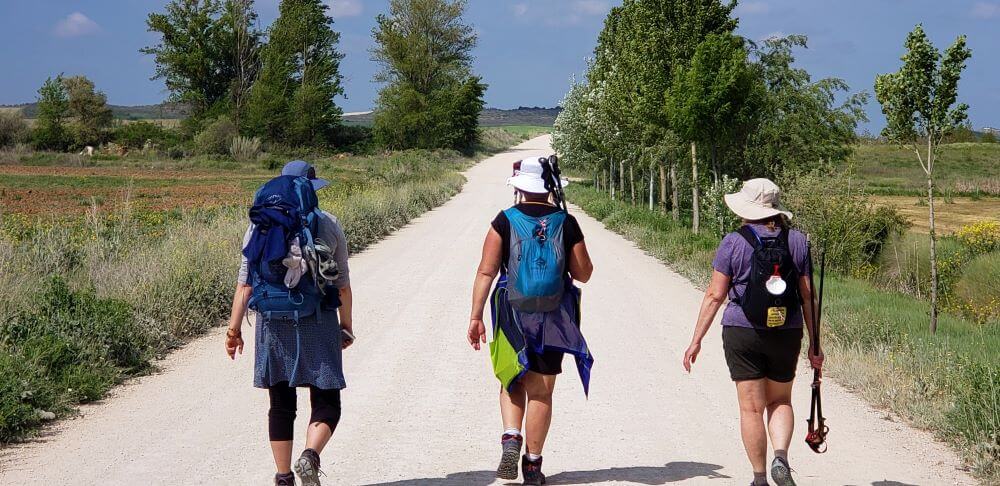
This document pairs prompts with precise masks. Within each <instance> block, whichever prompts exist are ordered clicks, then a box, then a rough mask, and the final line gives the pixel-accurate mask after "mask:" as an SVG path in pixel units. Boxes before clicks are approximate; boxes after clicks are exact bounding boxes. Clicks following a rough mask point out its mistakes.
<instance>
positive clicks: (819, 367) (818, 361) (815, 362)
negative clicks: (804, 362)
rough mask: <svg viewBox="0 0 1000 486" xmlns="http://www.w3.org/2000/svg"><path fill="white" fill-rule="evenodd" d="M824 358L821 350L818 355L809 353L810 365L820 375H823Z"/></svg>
mask: <svg viewBox="0 0 1000 486" xmlns="http://www.w3.org/2000/svg"><path fill="white" fill-rule="evenodd" d="M810 351H811V350H810ZM823 358H824V355H823V350H822V349H820V350H819V352H818V353H816V354H812V353H811V352H810V353H809V364H811V365H812V367H813V368H814V369H816V371H819V372H820V374H822V373H823Z"/></svg>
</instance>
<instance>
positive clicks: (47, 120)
mask: <svg viewBox="0 0 1000 486" xmlns="http://www.w3.org/2000/svg"><path fill="white" fill-rule="evenodd" d="M67 116H69V96H68V95H67V94H66V86H65V85H64V84H63V77H62V75H61V74H60V75H59V76H56V77H55V78H47V79H46V80H45V83H44V84H42V87H41V88H39V89H38V119H37V121H36V123H35V132H34V139H35V146H36V147H38V148H39V149H42V150H60V151H62V150H66V148H67V147H68V146H69V143H70V137H69V133H68V131H67V130H66V117H67Z"/></svg>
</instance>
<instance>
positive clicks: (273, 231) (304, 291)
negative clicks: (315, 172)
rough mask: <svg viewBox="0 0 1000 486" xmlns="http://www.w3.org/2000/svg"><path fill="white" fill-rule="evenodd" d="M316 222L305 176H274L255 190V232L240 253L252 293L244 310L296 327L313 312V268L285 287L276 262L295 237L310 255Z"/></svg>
mask: <svg viewBox="0 0 1000 486" xmlns="http://www.w3.org/2000/svg"><path fill="white" fill-rule="evenodd" d="M319 218H320V210H319V200H318V199H317V197H316V191H315V189H313V186H312V182H310V181H309V179H307V178H305V177H295V176H279V177H275V178H274V179H271V180H270V181H268V182H267V183H265V184H264V185H263V186H261V188H260V189H258V190H257V194H256V195H255V196H254V201H253V206H251V208H250V221H251V222H252V223H253V224H254V230H253V233H252V234H251V237H250V243H249V244H248V245H247V246H246V248H244V250H243V254H244V256H246V257H247V261H248V263H249V265H248V268H249V277H250V278H249V282H250V284H251V286H252V289H253V290H252V292H251V297H250V302H249V307H250V309H252V310H254V311H256V312H257V313H258V314H260V315H261V317H263V318H264V319H265V320H268V321H270V320H291V321H294V322H296V323H297V322H298V321H299V319H301V318H303V317H308V316H311V315H313V314H315V313H316V312H317V311H318V309H319V306H320V303H321V302H322V299H323V291H322V290H323V289H321V288H320V286H319V285H318V284H317V280H316V277H315V275H313V273H314V272H313V270H312V267H310V271H309V272H308V273H307V274H306V275H303V276H302V278H301V279H300V280H299V283H298V284H297V285H296V286H295V288H288V287H286V286H285V281H284V278H285V272H286V271H287V269H286V268H285V266H284V264H282V262H281V261H282V259H284V258H285V256H286V255H287V254H288V249H289V247H290V246H291V244H292V242H293V240H294V239H295V238H296V237H298V238H299V244H300V245H301V246H302V247H303V250H306V249H307V248H312V249H313V250H315V242H314V235H316V234H317V231H318V227H319ZM313 253H315V252H313Z"/></svg>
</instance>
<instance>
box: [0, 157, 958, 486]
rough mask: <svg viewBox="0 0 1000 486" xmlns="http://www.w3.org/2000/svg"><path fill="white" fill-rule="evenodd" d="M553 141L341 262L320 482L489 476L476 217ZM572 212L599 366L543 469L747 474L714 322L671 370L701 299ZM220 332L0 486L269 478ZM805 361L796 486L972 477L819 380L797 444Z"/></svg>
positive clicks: (1, 453)
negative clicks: (813, 438) (337, 340)
mask: <svg viewBox="0 0 1000 486" xmlns="http://www.w3.org/2000/svg"><path fill="white" fill-rule="evenodd" d="M548 147H549V138H548V137H540V138H537V139H534V140H531V141H529V142H526V143H524V144H522V145H521V146H519V147H517V148H515V149H513V150H511V151H510V152H508V153H505V154H501V155H498V156H495V157H492V158H490V159H488V160H486V161H484V162H482V163H480V164H478V165H477V166H475V167H473V168H472V169H470V170H469V171H468V172H467V173H466V175H467V177H468V183H467V184H466V186H465V189H464V190H463V191H462V193H461V194H459V195H458V196H456V197H455V198H454V199H452V200H451V201H449V202H448V203H447V204H445V205H443V206H441V207H440V208H438V209H435V210H433V211H431V212H429V213H427V214H425V215H424V216H422V217H420V218H418V219H417V220H416V221H414V222H413V223H412V224H410V225H409V226H407V227H406V228H403V229H401V230H400V231H398V232H396V233H395V234H394V235H392V236H390V237H389V238H387V239H386V240H384V241H382V242H381V243H379V244H377V245H375V246H373V247H372V248H370V249H369V250H367V251H365V252H364V253H362V254H359V255H356V256H355V257H354V258H353V259H352V260H351V270H352V272H351V276H352V280H353V285H354V294H355V302H356V307H355V313H356V314H355V333H356V334H357V336H358V342H357V344H356V345H355V346H354V347H352V348H351V349H350V350H348V351H347V352H346V354H345V357H344V361H345V367H346V374H347V382H348V388H347V389H346V390H345V391H344V393H343V397H344V413H343V420H342V421H341V424H340V427H339V429H338V430H337V432H336V434H335V435H334V439H333V442H332V443H331V445H330V446H329V447H328V448H327V450H326V451H325V452H324V453H323V469H324V470H325V471H326V473H327V474H328V476H327V477H326V478H325V484H347V485H362V484H363V485H374V484H381V485H395V486H411V485H422V484H447V485H487V484H492V483H493V482H494V480H493V471H494V470H495V467H496V461H497V460H498V458H499V456H500V448H499V435H500V433H501V423H500V415H499V410H498V406H497V390H498V386H497V382H496V379H495V378H494V377H493V376H492V373H491V370H490V364H489V355H488V352H487V351H485V350H484V351H480V352H478V353H477V352H474V351H472V350H471V349H470V347H469V346H468V344H466V342H465V331H466V327H467V323H468V316H469V294H470V289H471V284H472V280H473V276H474V273H475V270H476V265H477V263H478V261H479V253H480V249H481V245H482V239H483V236H484V235H485V233H486V231H487V228H488V224H489V221H490V220H491V219H492V218H493V216H495V215H496V213H497V211H499V210H500V209H502V208H504V207H505V206H507V205H509V204H510V202H511V201H512V195H511V191H510V190H509V188H507V187H505V184H504V183H505V179H506V177H507V176H509V175H510V170H511V163H512V162H513V161H515V160H517V159H520V158H522V157H523V156H524V155H526V154H531V153H534V152H532V150H535V151H543V150H549V148H548ZM575 214H576V216H577V217H578V218H579V220H580V223H581V226H582V228H583V231H584V234H585V235H586V241H587V244H588V246H589V248H590V252H591V255H592V256H593V260H594V265H595V268H596V270H595V272H594V277H593V280H592V281H591V283H589V284H587V285H586V286H584V301H583V316H584V322H583V328H584V332H585V334H586V336H587V338H588V340H589V342H590V345H591V349H592V352H593V354H594V356H595V357H596V363H595V366H594V372H593V382H592V385H591V396H590V399H589V400H587V399H586V398H585V397H584V395H583V391H582V388H581V386H580V382H579V380H578V378H577V376H576V373H575V367H574V366H573V364H572V361H571V360H569V359H567V360H566V362H565V366H564V367H565V369H566V372H565V374H564V375H563V376H561V377H560V381H559V383H558V385H557V387H556V394H555V406H554V408H555V417H554V420H553V425H552V430H551V433H550V436H549V439H548V442H547V444H546V447H545V472H546V474H548V476H549V483H550V484H553V485H555V484H646V485H659V484H673V483H684V484H715V485H729V484H736V485H745V484H748V483H749V482H750V472H749V466H748V463H747V460H746V457H745V455H744V452H743V447H742V445H741V442H740V439H739V429H738V414H737V407H736V394H735V388H734V386H733V385H732V383H731V382H730V381H729V378H728V374H727V370H726V366H725V363H724V360H723V354H722V345H721V342H720V332H719V328H715V329H713V331H711V332H710V334H709V337H708V338H707V340H706V343H705V346H704V349H703V351H702V356H701V359H699V361H698V363H697V365H696V367H695V369H694V372H693V374H691V375H688V374H686V373H684V372H683V370H682V368H681V356H682V353H683V351H684V349H685V347H686V345H687V343H688V341H689V339H690V333H691V329H692V326H693V323H694V319H695V317H696V313H697V309H698V303H699V302H700V298H701V293H700V292H699V291H697V290H696V289H695V288H694V287H692V285H691V284H690V283H689V282H688V281H686V280H685V279H684V278H682V277H680V276H679V275H677V274H675V273H674V272H672V271H670V270H669V269H668V268H667V267H665V266H664V265H662V264H661V263H660V262H658V261H657V260H655V259H654V258H652V257H650V256H648V255H646V254H645V253H643V252H642V251H641V250H639V249H637V248H636V247H635V245H633V244H632V243H631V242H629V241H627V240H625V239H624V238H622V237H620V236H618V235H616V234H614V233H612V232H610V231H608V230H606V229H604V228H603V227H602V226H601V224H600V223H598V222H596V221H595V220H593V219H591V218H589V217H587V216H586V215H584V214H582V213H581V212H580V211H576V212H575ZM235 275H236V269H235V268H234V269H233V278H234V279H235ZM219 305H220V306H221V305H227V303H226V302H220V303H219ZM245 335H248V336H252V332H246V333H245ZM223 341H224V330H223V329H216V330H214V331H213V332H211V333H209V335H207V336H205V337H204V338H202V339H199V340H197V341H195V342H193V343H191V344H189V345H188V346H186V347H185V348H184V349H182V350H179V351H177V352H175V353H173V354H172V355H170V356H169V357H168V358H167V359H166V360H165V361H163V362H162V363H160V366H161V368H162V372H161V373H159V374H156V375H153V376H148V377H144V378H141V379H138V380H135V381H133V382H132V383H129V384H127V385H125V386H122V387H120V388H118V389H116V390H115V391H114V392H113V393H112V395H111V396H110V397H109V398H108V399H106V400H104V401H102V402H101V403H99V404H95V405H89V406H85V407H83V408H82V409H81V415H80V417H79V418H75V419H70V420H65V421H62V422H59V423H58V424H56V425H54V426H52V427H50V428H48V429H46V430H45V431H44V432H43V433H42V435H41V437H40V438H39V439H37V440H34V441H32V442H30V443H28V444H24V445H20V446H14V447H9V448H6V449H3V450H0V484H2V485H34V484H44V485H132V484H134V485H144V484H150V485H196V484H206V485H207V484H211V485H267V484H271V483H270V482H271V480H272V477H273V465H272V462H271V458H270V451H269V449H268V444H267V426H266V424H267V406H268V400H267V393H266V392H264V391H262V390H257V389H254V388H253V387H252V386H251V382H252V376H251V375H252V366H253V359H252V355H251V354H250V353H252V352H253V349H252V346H248V349H247V350H246V354H245V355H244V356H243V357H241V358H240V359H238V360H237V361H236V362H231V361H229V359H228V358H227V357H226V356H225V352H224V350H223ZM248 344H249V343H248ZM833 359H836V358H835V357H834V358H833ZM806 375H809V376H811V374H810V373H808V370H807V368H806V364H805V363H804V362H803V363H801V365H800V376H801V377H803V379H800V380H799V381H798V384H797V386H796V392H795V396H794V403H795V405H796V407H797V411H798V412H799V417H798V418H797V419H796V425H797V427H798V428H797V430H796V433H795V439H794V441H793V446H792V450H791V464H792V466H793V468H794V469H795V471H796V478H797V480H798V481H799V484H802V485H834V484H836V485H873V486H908V485H945V484H974V482H973V481H972V480H971V479H970V477H969V476H968V475H967V474H966V473H964V472H962V471H961V470H960V469H959V468H960V462H959V461H958V459H957V458H956V456H955V454H954V453H952V452H951V451H950V450H949V449H948V448H947V447H945V446H944V445H942V444H940V443H938V442H935V441H934V440H933V438H932V437H931V435H930V434H928V433H926V432H922V431H917V430H914V429H912V428H909V427H907V426H905V425H903V424H900V423H898V422H894V421H890V420H886V419H885V414H884V413H881V412H879V411H876V410H873V409H871V408H870V407H869V406H867V405H866V404H864V403H863V402H862V401H861V400H860V399H858V398H856V397H854V396H852V395H851V394H849V393H847V392H846V391H844V390H843V389H842V388H840V387H838V386H837V385H836V384H835V383H831V382H827V383H826V384H825V387H824V391H825V394H824V405H825V407H824V408H825V410H826V412H827V415H828V419H829V422H828V423H829V425H830V427H831V429H832V432H831V435H830V438H829V443H830V450H829V452H828V453H827V454H825V455H816V454H813V453H812V452H811V451H809V450H808V449H807V447H806V446H805V444H804V443H803V440H802V439H803V437H804V434H805V432H804V428H805V416H806V412H807V406H808V403H809V392H808V390H809V388H808V383H807V381H808V380H807V379H805V378H806V377H807V376H806ZM307 396H308V394H307V393H301V392H300V400H299V407H300V414H299V420H298V423H297V429H296V430H297V431H302V430H304V427H305V425H306V423H305V422H306V420H307V417H308V408H307V405H308V398H307ZM301 440H302V437H301V435H300V436H299V437H297V447H300V444H301Z"/></svg>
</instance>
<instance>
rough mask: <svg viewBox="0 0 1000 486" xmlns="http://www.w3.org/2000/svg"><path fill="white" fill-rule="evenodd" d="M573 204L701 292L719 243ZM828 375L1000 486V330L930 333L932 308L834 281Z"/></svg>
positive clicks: (964, 324) (586, 199) (574, 197)
mask: <svg viewBox="0 0 1000 486" xmlns="http://www.w3.org/2000/svg"><path fill="white" fill-rule="evenodd" d="M568 194H569V199H570V200H571V201H572V202H573V203H574V204H576V205H578V206H580V207H581V208H582V209H583V210H584V211H585V212H587V213H588V214H590V215H591V216H593V217H594V218H596V219H598V220H599V221H601V222H602V223H604V225H605V226H606V227H607V228H608V229H610V230H612V231H614V232H616V233H619V234H621V235H623V236H625V237H626V238H628V239H630V240H632V241H634V242H635V243H636V244H637V245H638V246H639V247H640V248H642V249H643V250H645V251H647V252H648V253H650V254H651V255H653V256H655V257H656V258H658V259H660V260H661V261H663V262H665V263H666V264H668V265H669V266H670V267H671V268H672V269H674V270H676V271H677V272H678V273H680V274H682V275H684V276H685V277H687V278H688V279H689V280H691V281H692V282H694V283H695V284H696V285H698V286H701V287H704V286H705V285H706V284H707V283H708V279H709V277H710V275H711V261H712V257H713V256H714V253H715V248H716V246H717V245H718V238H715V237H712V236H706V235H694V234H692V233H691V231H690V229H689V228H687V227H685V226H683V225H681V224H679V223H677V222H675V221H673V220H672V219H671V217H670V216H669V215H667V214H662V213H660V212H658V211H650V210H648V209H645V208H641V207H635V206H631V205H629V204H627V203H624V202H621V201H612V200H610V198H608V197H607V195H605V194H603V193H601V192H599V191H597V190H594V189H593V188H590V187H586V186H584V185H579V184H578V185H573V186H570V187H569V188H568ZM827 278H828V283H827V289H826V298H825V301H824V307H825V308H824V318H823V320H824V323H825V326H824V330H823V332H824V343H825V348H826V355H827V364H828V366H827V369H828V372H829V375H831V376H833V377H834V378H835V379H836V380H837V382H838V383H840V384H842V385H844V386H845V387H847V388H849V389H851V390H852V391H854V392H855V393H857V394H858V395H860V396H862V397H863V398H865V399H866V400H868V401H869V402H870V403H872V404H873V405H874V406H876V407H879V408H882V409H885V410H889V411H891V412H893V413H895V414H897V415H899V416H901V417H903V418H904V419H905V420H907V421H908V422H910V423H912V424H914V425H915V426H917V427H921V428H924V429H927V430H930V431H932V432H933V433H934V434H935V435H937V436H938V437H939V438H941V439H943V440H945V441H947V442H948V443H950V444H951V445H953V446H954V447H955V449H956V450H957V451H958V452H959V453H960V454H961V455H962V457H963V459H964V460H965V461H966V463H967V464H968V465H969V467H970V468H971V469H972V470H973V471H974V473H975V474H976V475H977V476H979V477H980V478H981V479H982V480H984V481H985V482H987V483H990V484H996V481H1000V362H998V361H1000V359H998V355H997V353H996V350H997V349H1000V332H998V330H1000V325H998V324H997V323H992V324H987V325H977V324H975V323H972V322H970V321H966V320H962V319H960V318H957V317H954V316H950V315H943V316H942V318H941V322H940V324H939V329H938V333H937V334H935V335H931V334H929V333H928V332H927V330H926V323H927V316H928V314H929V306H928V304H927V303H926V302H924V301H922V300H919V299H916V298H913V297H910V296H907V295H904V294H901V293H896V292H889V291H885V290H880V289H878V288H876V287H875V286H873V285H871V284H869V283H867V282H865V281H862V280H857V279H852V278H846V277H841V276H828V277H827Z"/></svg>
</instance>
